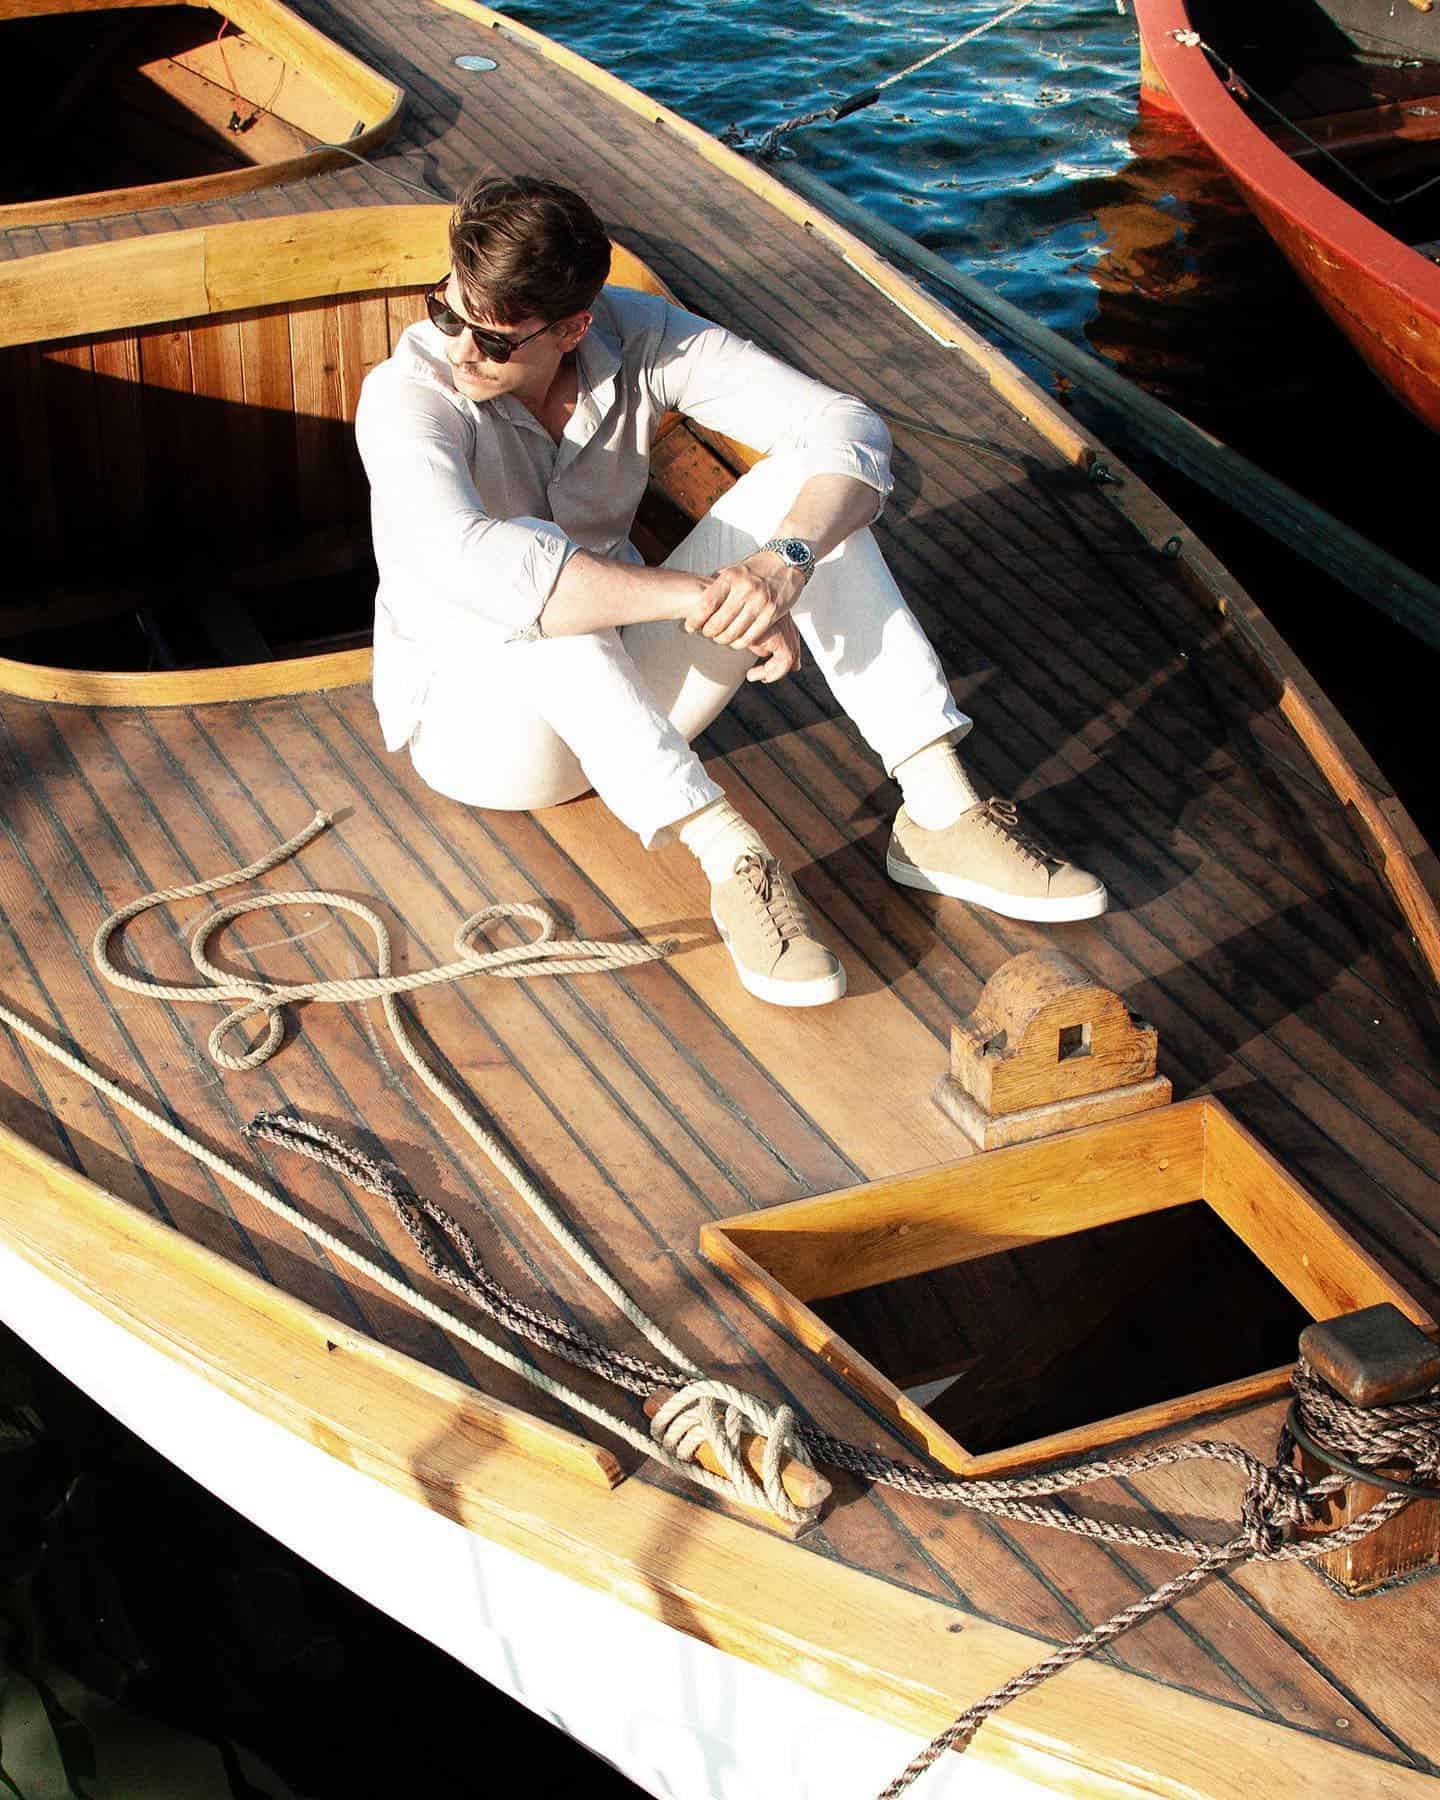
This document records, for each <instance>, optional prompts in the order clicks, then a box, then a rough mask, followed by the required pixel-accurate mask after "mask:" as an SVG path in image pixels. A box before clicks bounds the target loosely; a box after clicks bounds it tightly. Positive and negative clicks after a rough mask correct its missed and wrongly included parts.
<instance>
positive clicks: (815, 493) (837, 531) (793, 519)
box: [770, 475, 880, 562]
mask: <svg viewBox="0 0 1440 1800" xmlns="http://www.w3.org/2000/svg"><path fill="white" fill-rule="evenodd" d="M879 504H880V496H879V494H878V493H877V492H876V491H875V489H874V488H873V487H871V486H870V484H869V483H868V482H866V481H857V480H856V479H855V478H854V476H853V475H812V476H811V477H810V479H809V480H808V481H807V482H806V483H805V485H804V487H802V488H801V490H800V492H799V493H798V494H797V495H796V496H795V499H794V502H793V503H792V505H791V506H790V509H789V511H788V512H787V513H786V514H785V517H784V518H783V519H781V520H780V521H779V523H778V524H777V525H776V527H775V529H774V531H772V532H771V534H770V535H771V536H772V537H798V538H804V540H805V542H806V543H807V544H809V545H810V546H811V548H812V549H813V550H814V552H815V559H816V561H817V562H818V561H819V559H820V558H821V557H822V556H828V555H829V553H830V552H831V551H832V550H833V549H834V548H835V546H836V545H837V544H843V543H844V542H845V540H846V538H848V537H849V536H850V534H851V533H852V532H854V531H859V530H860V528H861V527H862V526H863V525H868V524H869V523H870V521H871V520H872V519H873V518H874V517H875V509H876V508H877V507H878V506H879Z"/></svg>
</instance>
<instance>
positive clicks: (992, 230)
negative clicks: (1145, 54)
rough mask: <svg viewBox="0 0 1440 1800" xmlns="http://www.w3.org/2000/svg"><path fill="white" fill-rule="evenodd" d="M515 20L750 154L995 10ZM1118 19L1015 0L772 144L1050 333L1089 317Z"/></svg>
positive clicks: (955, 7) (1110, 141)
mask: <svg viewBox="0 0 1440 1800" xmlns="http://www.w3.org/2000/svg"><path fill="white" fill-rule="evenodd" d="M506 10H507V11H508V12H509V13H511V14H512V15H513V16H514V17H515V18H517V19H521V20H523V21H524V22H525V23H526V24H528V25H533V26H534V27H535V28H536V29H537V30H540V31H543V32H545V33H546V34H547V35H548V36H550V37H553V38H557V39H558V40H559V41H560V42H562V43H564V44H568V45H569V46H570V47H571V48H572V49H575V50H578V51H580V52H581V54H582V55H585V56H588V57H589V58H590V59H591V60H592V61H594V62H598V63H600V64H602V65H603V66H604V67H605V68H608V69H610V70H611V71H612V72H613V73H615V74H617V75H620V76H622V77H623V78H624V79H625V80H627V81H629V82H631V83H633V84H634V85H635V86H636V87H639V88H643V89H644V90H645V92H646V93H648V94H650V95H652V96H653V97H654V98H655V99H656V100H659V101H662V102H664V104H665V105H667V106H670V107H673V108H674V109H675V111H677V112H679V113H681V114H683V115H684V116H685V117H686V118H688V119H693V120H694V121H695V122H696V123H697V124H699V125H703V126H705V127H706V129H707V130H710V131H714V132H717V133H718V132H721V131H724V130H725V129H726V127H728V126H730V125H739V126H741V127H743V128H745V129H746V130H748V131H750V132H751V133H752V134H754V135H758V134H759V133H760V132H762V131H764V130H765V129H767V128H768V127H769V126H771V125H774V124H776V123H778V122H779V121H780V120H781V119H783V118H786V117H791V116H793V115H795V114H796V113H800V112H806V111H810V110H813V109H815V108H817V107H821V106H828V105H831V104H833V103H834V102H835V101H837V100H839V99H842V98H844V97H845V96H847V95H849V94H852V93H858V92H860V91H862V90H864V89H866V88H869V87H872V86H874V85H875V84H876V83H877V82H879V81H881V80H884V79H885V78H887V77H888V76H890V75H892V74H894V73H895V72H896V71H897V70H899V69H901V68H903V67H904V66H905V65H906V64H908V63H910V62H913V61H915V60H916V59H917V58H919V57H921V56H923V55H925V54H927V53H928V52H929V51H931V50H934V49H938V48H939V47H940V46H941V45H942V44H944V43H946V42H948V41H950V40H951V39H953V38H956V37H959V36H960V35H961V34H962V33H964V32H967V31H969V30H971V29H972V28H973V27H975V26H977V25H979V24H981V23H983V22H984V21H985V20H986V19H988V18H991V17H993V16H994V15H995V14H996V13H998V12H999V11H1001V10H1002V8H1001V6H1000V4H999V0H951V3H948V4H941V3H940V0H904V3H903V4H900V5H896V6H893V7H879V6H859V5H848V4H817V3H816V0H800V3H799V4H786V5H780V4H778V3H777V0H678V3H677V4H671V5H668V6H665V7H663V8H662V7H659V6H656V5H654V4H652V3H651V0H621V3H620V4H618V5H606V6H593V5H590V4H585V3H582V0H521V3H520V4H516V5H512V6H509V7H507V8H506ZM1137 71H1138V51H1137V38H1136V34H1135V26H1134V22H1133V20H1131V19H1130V18H1129V17H1128V16H1122V15H1121V14H1119V13H1117V12H1116V10H1115V7H1114V4H1113V0H1091V4H1089V5H1074V4H1071V3H1069V0H1032V4H1031V5H1030V6H1028V7H1027V8H1026V9H1025V11H1023V12H1022V13H1019V14H1017V15H1016V17H1015V18H1013V19H1011V20H1010V21H1009V22H1008V23H1006V24H1004V25H1001V26H1000V27H998V28H997V29H996V30H994V31H991V32H989V33H987V34H986V35H985V36H984V37H982V38H979V39H977V40H976V41H975V42H974V43H972V44H970V45H968V46H966V47H965V48H963V49H961V50H959V51H957V52H955V53H953V54H952V55H949V56H947V57H945V58H943V59H942V60H941V61H939V62H935V63H932V64H931V65H930V66H929V67H928V68H926V69H924V70H922V71H920V72H919V73H918V74H916V75H913V76H909V77H907V78H906V79H905V80H903V81H901V82H898V83H896V85H895V86H893V87H891V88H888V89H887V90H886V91H885V93H884V94H883V96H882V98H881V100H880V101H879V102H878V103H877V104H876V105H874V106H872V107H869V108H867V109H866V110H865V111H863V112H859V113H855V114H853V115H851V116H850V117H849V118H847V119H844V120H842V121H840V122H839V123H837V124H834V125H818V126H813V127H810V128H808V129H807V130H805V131H804V132H802V133H799V134H797V135H795V136H792V137H791V138H789V139H788V140H787V143H788V145H790V146H793V154H794V155H796V156H797V157H798V159H799V160H800V161H801V162H802V163H803V164H804V165H805V166H806V167H807V168H810V169H813V170H814V171H815V172H816V173H818V174H821V175H823V176H825V178H826V179H827V180H829V181H831V182H832V183H833V184H834V185H835V186H837V187H839V188H842V189H843V190H844V191H845V193H847V194H848V195H850V196H851V198H852V199H855V200H859V201H861V202H862V203H863V204H865V205H866V206H870V207H873V208H874V209H875V210H876V211H877V212H879V213H880V214H881V215H882V216H883V217H885V218H886V219H888V220H890V221H891V222H892V223H894V224H897V225H900V226H902V227H903V228H904V229H905V230H907V231H909V232H911V233H912V234H913V235H915V236H916V237H918V238H920V239H921V240H922V241H923V242H924V243H925V244H926V245H927V246H929V247H930V248H931V249H934V250H937V251H939V252H940V254H941V255H943V256H945V257H947V258H948V259H949V260H951V261H953V262H955V263H957V264H959V265H960V266H962V267H964V268H966V269H967V270H969V271H971V272H972V273H976V274H980V275H983V276H984V277H985V278H986V279H987V280H989V281H991V282H992V283H993V285H994V286H995V287H996V289H997V290H998V291H999V292H1001V293H1003V294H1005V295H1006V296H1007V297H1008V298H1010V299H1012V300H1014V301H1015V302H1017V304H1019V305H1022V306H1025V307H1028V308H1029V309H1031V310H1032V311H1033V312H1035V314H1036V315H1037V316H1038V317H1040V318H1042V319H1044V320H1045V322H1046V323H1047V324H1050V325H1054V326H1055V327H1057V328H1058V329H1062V330H1070V331H1078V330H1079V329H1080V328H1081V326H1082V325H1083V323H1084V321H1085V319H1086V318H1087V317H1088V316H1089V315H1090V313H1091V311H1092V310H1093V302H1094V288H1093V286H1092V285H1091V284H1090V283H1089V281H1088V279H1087V276H1086V273H1085V271H1086V268H1087V266H1089V265H1092V264H1094V263H1095V262H1096V261H1098V260H1099V259H1100V258H1101V257H1102V256H1103V255H1104V253H1105V245H1104V233H1103V229H1102V228H1101V227H1100V225H1098V224H1097V221H1096V217H1095V215H1096V212H1097V210H1098V209H1099V208H1101V207H1103V206H1104V205H1105V204H1106V202H1107V196H1109V195H1111V194H1112V192H1113V186H1112V184H1113V182H1114V179H1115V177H1116V176H1117V175H1118V174H1120V173H1121V172H1122V171H1123V169H1124V168H1125V166H1126V164H1127V163H1128V162H1129V161H1130V154H1131V153H1130V150H1129V145H1128V133H1129V131H1130V128H1131V126H1132V125H1133V124H1134V122H1135V111H1136V105H1135V99H1136V86H1137V80H1138V73H1137Z"/></svg>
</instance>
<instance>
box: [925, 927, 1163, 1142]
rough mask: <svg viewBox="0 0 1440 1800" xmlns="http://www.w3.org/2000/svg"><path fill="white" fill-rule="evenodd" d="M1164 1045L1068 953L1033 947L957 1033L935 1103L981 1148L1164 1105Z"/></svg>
mask: <svg viewBox="0 0 1440 1800" xmlns="http://www.w3.org/2000/svg"><path fill="white" fill-rule="evenodd" d="M1157 1047H1158V1039H1157V1035H1156V1031H1155V1027H1154V1026H1153V1025H1147V1024H1146V1023H1145V1022H1144V1020H1142V1019H1137V1018H1136V1017H1135V1015H1134V1014H1133V1013H1132V1012H1131V1011H1130V1009H1129V1007H1128V1006H1126V1004H1125V1002H1124V1001H1123V1000H1122V999H1121V998H1120V996H1119V995H1118V994H1115V993H1112V992H1111V991H1110V989H1109V988H1106V987H1101V986H1100V984H1099V982H1097V981H1093V980H1092V979H1091V978H1090V976H1089V975H1087V974H1086V973H1085V971H1084V969H1082V968H1081V967H1080V965H1079V963H1077V962H1074V961H1072V960H1071V958H1070V957H1068V956H1066V955H1065V954H1064V953H1063V951H1060V950H1050V949H1045V950H1026V951H1025V952H1024V953H1023V954H1022V955H1020V956H1012V957H1011V958H1010V960H1009V961H1008V962H1006V963H1003V964H1002V965H1001V966H1000V968H998V969H997V970H996V971H995V973H994V974H993V975H992V976H991V977H990V979H989V981H987V982H986V983H985V988H984V991H983V992H982V993H981V995H980V1001H979V1004H978V1005H977V1006H976V1008H975V1010H974V1012H973V1013H971V1015H970V1017H969V1018H968V1019H964V1020H962V1021H961V1022H960V1023H959V1024H958V1025H956V1026H955V1027H953V1029H952V1031H951V1034H950V1073H949V1074H948V1075H945V1076H942V1077H941V1080H940V1084H939V1086H938V1087H937V1088H936V1090H935V1099H936V1103H937V1104H938V1105H939V1106H940V1108H941V1109H942V1110H943V1111H944V1112H945V1113H947V1114H948V1115H949V1116H950V1117H951V1118H952V1119H953V1120H954V1121H955V1123H956V1124H957V1125H958V1126H959V1127H960V1129H961V1130H962V1131H963V1132H964V1133H965V1135H966V1137H968V1138H969V1139H970V1141H971V1143H973V1144H975V1145H977V1146H978V1147H979V1148H980V1149H981V1150H997V1149H999V1148H1001V1146H1003V1145H1005V1144H1023V1143H1026V1142H1028V1141H1029V1140H1030V1139H1031V1138H1038V1137H1048V1136H1049V1135H1050V1134H1051V1132H1055V1131H1068V1130H1070V1129H1072V1128H1073V1127H1075V1126H1077V1125H1096V1124H1099V1123H1100V1122H1101V1121H1102V1120H1104V1119H1118V1118H1122V1117H1124V1116H1125V1115H1126V1114H1127V1113H1136V1112H1145V1111H1148V1110H1149V1108H1151V1107H1153V1106H1164V1105H1166V1103H1167V1102H1168V1101H1169V1099H1170V1083H1169V1081H1168V1080H1167V1079H1166V1077H1165V1076H1163V1075H1157V1074H1156V1073H1155V1054H1156V1049H1157Z"/></svg>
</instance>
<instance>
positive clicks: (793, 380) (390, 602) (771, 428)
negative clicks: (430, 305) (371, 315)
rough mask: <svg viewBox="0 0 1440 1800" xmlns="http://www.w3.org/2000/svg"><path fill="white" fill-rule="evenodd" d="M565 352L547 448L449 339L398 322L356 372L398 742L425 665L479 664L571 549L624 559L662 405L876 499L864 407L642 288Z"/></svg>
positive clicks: (419, 704)
mask: <svg viewBox="0 0 1440 1800" xmlns="http://www.w3.org/2000/svg"><path fill="white" fill-rule="evenodd" d="M593 313H594V316H593V319H592V322H591V325H590V329H589V330H588V331H587V332H586V334H585V336H584V338H582V339H581V342H580V345H579V348H578V351H577V353H576V370H577V375H578V378H579V382H578V393H577V398H576V403H575V410H574V414H573V415H572V417H571V419H570V421H569V423H568V424H567V425H566V427H565V432H564V435H563V437H562V438H561V441H560V442H559V443H558V444H557V443H556V442H555V441H554V440H553V439H552V438H551V436H550V434H549V432H547V431H546V429H545V427H544V426H543V425H542V424H541V423H540V422H539V420H538V419H536V418H535V417H534V415H533V414H532V413H531V412H530V411H529V410H528V409H527V408H526V407H525V406H524V405H523V404H522V403H521V402H520V401H519V400H517V399H515V398H514V396H513V395H510V394H502V395H499V396H497V397H496V398H495V399H493V400H484V401H475V400H471V399H469V398H467V397H466V396H465V395H463V394H460V393H458V392H457V391H456V388H455V383H454V379H453V377H452V375H451V371H450V365H449V363H448V362H447V361H446V358H445V344H446V342H447V340H446V339H445V338H444V337H443V336H442V334H441V333H440V332H439V331H437V330H436V328H435V327H434V326H433V325H432V324H430V322H429V321H428V320H422V321H421V322H420V323H419V324H416V325H412V326H410V327H409V329H408V330H406V331H405V332H404V333H403V335H402V336H401V338H400V340H399V342H398V343H397V344H396V346H395V349H394V352H393V354H392V355H391V356H390V357H389V358H388V359H387V360H386V361H385V362H383V363H381V364H379V365H378V366H377V367H376V368H374V369H372V370H371V372H370V374H369V375H368V376H366V378H365V382H364V384H363V386H362V389H361V393H360V400H359V405H358V407H357V409H356V416H355V432H356V438H357V441H358V444H359V449H360V456H361V460H362V461H363V463H364V465H365V471H366V474H367V475H368V477H369V480H370V490H371V517H372V525H373V531H374V539H375V560H376V564H377V566H378V568H379V573H380V588H379V592H378V594H377V595H376V602H375V673H374V683H375V705H376V709H377V711H378V712H379V715H380V724H381V729H382V730H383V732H384V736H385V743H386V747H387V748H388V749H391V750H397V749H399V748H400V747H401V745H403V744H405V743H407V742H408V741H409V739H410V737H411V736H412V735H413V733H414V730H415V727H416V726H417V725H418V724H419V723H420V721H421V719H422V717H423V716H424V708H425V697H426V692H427V689H428V687H429V685H430V681H431V678H432V675H433V673H434V671H435V670H436V669H437V668H440V667H444V666H447V665H451V664H453V662H454V660H455V659H457V658H462V659H463V658H472V657H492V656H493V655H494V654H495V653H496V651H497V649H498V648H499V647H500V646H501V645H502V644H504V643H505V642H506V641H507V640H509V639H513V638H517V637H527V636H532V635H533V633H534V625H535V621H536V620H537V619H538V618H539V616H540V613H541V612H542V611H543V609H544V606H545V603H546V601H547V600H548V599H549V598H550V593H551V590H552V589H553V588H554V586H555V582H556V580H557V578H558V577H559V574H560V571H561V569H562V568H564V566H565V563H566V561H567V560H568V559H569V557H570V556H571V555H572V554H573V552H574V551H575V550H576V549H582V548H583V549H585V550H589V551H593V552H595V553H596V554H597V555H601V556H612V557H616V558H619V559H621V560H623V561H626V562H632V563H638V562H639V561H640V560H641V558H640V556H639V554H638V552H637V551H636V550H635V548H634V546H633V545H632V544H631V543H630V541H629V533H630V528H631V524H632V522H633V520H634V517H635V511H636V508H637V507H638V506H639V504H640V500H641V497H642V496H643V494H644V492H645V486H646V482H647V481H648V479H649V463H650V447H651V444H652V442H653V441H654V437H655V433H656V431H657V430H658V428H659V425H660V421H661V419H662V418H663V417H664V415H665V414H666V413H667V412H669V411H672V410H673V411H676V412H680V413H682V414H684V415H685V416H686V417H687V418H690V419H694V420H695V421H696V422H697V423H698V424H701V425H704V426H708V427H710V428H711V429H713V430H715V431H720V432H724V433H725V434H726V435H727V436H729V437H732V438H736V439H738V440H739V441H741V442H742V443H745V444H748V445H749V446H750V447H751V448H752V449H754V450H758V451H760V452H761V453H762V454H764V455H770V454H771V453H773V452H775V451H777V450H802V449H803V450H806V451H809V452H810V453H811V464H810V466H811V469H812V471H813V472H817V473H833V474H840V475H850V476H853V477H854V478H856V479H857V480H859V481H863V482H865V483H867V484H868V485H869V486H871V487H873V488H874V489H875V490H876V505H875V510H876V512H877V513H878V512H879V510H880V507H881V506H882V505H883V503H884V499H885V496H886V495H887V494H888V493H889V492H890V487H891V478H890V434H889V432H888V431H887V430H886V428H885V426H884V424H883V423H882V422H881V420H880V419H879V418H878V417H877V416H876V414H875V413H873V412H872V411H871V410H870V409H869V408H868V407H866V406H864V405H863V404H862V403H861V402H860V401H859V400H856V399H854V398H852V397H851V396H849V395H845V394H838V393H835V392H834V391H832V390H831V389H830V388H827V387H825V386H823V385H822V384H821V383H820V382H818V381H813V380H811V379H810V378H809V377H808V376H805V375H801V374H800V373H798V372H797V371H796V370H794V369H791V368H788V367H787V366H786V365H785V364H784V363H781V362H778V361H777V360H776V359H775V358H774V357H772V356H768V355H767V354H766V353H765V352H764V351H763V350H759V349H757V348H756V347H755V345H754V344H751V343H749V342H747V341H746V340H745V339H744V338H739V337H736V336H734V335H733V334H732V333H731V332H728V331H725V330H723V329H722V328H721V327H720V326H718V325H714V324H711V323H710V322H709V321H708V320H706V319H702V318H699V317H697V316H696V315H695V314H694V313H688V312H684V311H682V309H681V308H679V307H678V306H672V305H670V304H669V303H668V302H667V301H665V300H663V299H660V298H659V297H658V296H656V295H653V294H643V293H637V292H634V291H631V290H629V289H625V288H606V289H605V290H604V291H603V292H602V293H601V294H600V296H599V298H598V299H597V300H596V302H595V306H594V309H593Z"/></svg>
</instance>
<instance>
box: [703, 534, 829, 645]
mask: <svg viewBox="0 0 1440 1800" xmlns="http://www.w3.org/2000/svg"><path fill="white" fill-rule="evenodd" d="M805 580H806V578H805V575H804V574H803V573H802V572H801V571H800V570H798V569H792V568H791V567H790V565H789V563H787V562H786V561H785V559H784V557H783V556H780V555H778V554H777V553H776V552H775V551H774V550H755V551H752V553H751V554H750V555H749V556H747V557H745V558H744V559H743V560H742V561H740V562H738V563H732V564H731V565H730V566H729V567H728V568H725V569H720V570H718V571H717V572H716V574H715V577H714V579H713V580H712V581H711V583H710V585H709V586H708V587H707V588H706V589H705V591H704V593H702V594H701V596H700V598H699V600H698V601H697V602H696V604H695V605H694V606H693V607H692V608H691V610H690V611H689V612H688V613H687V614H686V617H685V629H686V630H687V631H698V632H700V633H701V635H702V636H704V637H708V638H713V639H714V640H715V642H716V643H718V644H729V645H731V646H732V647H733V648H735V649H737V650H755V649H758V647H759V642H760V640H761V639H762V638H765V637H768V636H769V635H770V633H771V632H772V631H773V630H774V629H775V627H776V625H777V624H779V622H780V621H781V620H782V619H783V618H785V617H786V615H787V614H788V613H789V611H790V609H791V607H792V606H794V604H795V602H796V601H797V600H798V599H799V598H800V596H801V594H802V593H803V592H804V591H805ZM785 672H786V673H787V674H788V673H789V671H788V670H786V671H785Z"/></svg>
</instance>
